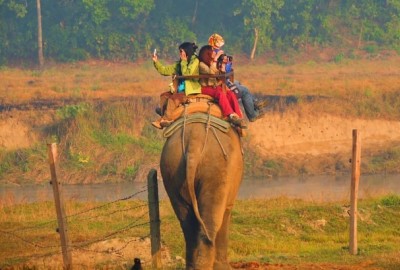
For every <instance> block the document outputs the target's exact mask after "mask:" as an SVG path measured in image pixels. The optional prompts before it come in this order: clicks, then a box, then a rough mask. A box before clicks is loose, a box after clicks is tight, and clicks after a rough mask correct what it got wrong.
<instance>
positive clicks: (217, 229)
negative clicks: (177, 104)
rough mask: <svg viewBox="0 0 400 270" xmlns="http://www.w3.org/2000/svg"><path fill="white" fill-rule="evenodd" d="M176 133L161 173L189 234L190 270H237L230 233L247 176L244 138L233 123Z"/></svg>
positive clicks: (166, 147)
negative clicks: (230, 252) (230, 251)
mask: <svg viewBox="0 0 400 270" xmlns="http://www.w3.org/2000/svg"><path fill="white" fill-rule="evenodd" d="M218 120H220V119H218ZM220 121H222V120H220ZM223 122H224V121H223ZM225 123H226V124H227V122H225ZM175 129H176V131H175V132H173V133H172V135H170V137H169V138H168V139H167V140H166V142H165V145H164V148H163V151H162V154H161V162H160V169H161V174H162V178H163V182H164V186H165V190H166V191H167V194H168V196H169V199H170V201H171V204H172V206H173V209H174V211H175V214H176V216H177V218H178V219H179V221H180V225H181V228H182V231H183V234H184V238H185V242H186V269H190V270H192V269H201V270H208V269H231V267H230V265H229V263H228V258H227V249H228V229H229V223H230V218H231V211H232V207H233V204H234V201H235V199H236V196H237V193H238V189H239V186H240V183H241V181H242V176H243V151H242V146H241V141H240V137H239V135H238V133H237V132H236V130H235V129H234V128H232V127H230V126H229V124H228V127H227V128H226V130H225V131H221V130H220V129H218V128H216V127H213V126H212V125H209V123H198V122H190V121H188V122H187V123H185V124H184V125H183V126H182V125H181V126H180V127H175Z"/></svg>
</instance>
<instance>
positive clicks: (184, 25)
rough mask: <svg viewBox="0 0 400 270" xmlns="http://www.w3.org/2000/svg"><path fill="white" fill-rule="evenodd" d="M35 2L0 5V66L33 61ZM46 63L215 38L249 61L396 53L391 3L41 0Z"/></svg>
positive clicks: (397, 4)
mask: <svg viewBox="0 0 400 270" xmlns="http://www.w3.org/2000/svg"><path fill="white" fill-rule="evenodd" d="M35 5H36V3H35V1H27V0H0V64H6V63H10V62H13V61H36V58H37V14H36V6H35ZM42 27H43V40H44V53H45V57H46V58H52V59H55V60H57V61H74V60H81V59H85V58H89V57H90V58H102V59H113V60H135V59H137V58H140V57H148V56H149V54H150V53H151V51H152V49H154V48H157V49H158V51H159V52H160V53H161V54H162V55H163V56H171V57H174V56H176V55H177V52H176V50H177V46H178V45H179V44H180V43H181V42H183V41H194V42H197V43H198V44H199V45H203V44H205V43H206V42H207V38H208V36H209V35H210V34H212V33H214V32H217V33H220V34H222V35H223V36H224V38H225V40H226V45H225V50H227V51H229V53H231V54H233V53H247V54H248V53H249V52H250V50H251V48H254V47H253V45H254V42H255V36H254V33H255V29H257V33H258V41H257V50H256V55H257V54H258V55H259V54H263V53H265V52H267V51H269V50H277V49H279V50H287V49H302V48H303V47H305V46H308V45H313V46H320V45H323V46H326V45H329V46H342V45H343V44H345V40H348V39H353V40H358V44H359V47H360V46H361V47H362V46H364V45H365V44H371V43H373V44H375V45H376V46H383V47H387V48H395V49H398V50H400V45H399V44H400V31H399V29H400V1H398V0H385V1H382V0H340V1H337V0H298V1H291V0H269V1H265V0H243V1H237V0H236V1H224V0H194V1H186V0H42Z"/></svg>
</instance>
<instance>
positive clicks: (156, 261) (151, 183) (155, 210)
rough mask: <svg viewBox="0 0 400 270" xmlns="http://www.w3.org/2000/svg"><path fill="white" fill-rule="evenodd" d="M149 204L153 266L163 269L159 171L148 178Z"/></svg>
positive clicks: (152, 171)
mask: <svg viewBox="0 0 400 270" xmlns="http://www.w3.org/2000/svg"><path fill="white" fill-rule="evenodd" d="M147 186H148V203H149V216H150V234H151V257H152V266H153V267H154V268H157V269H159V268H161V267H162V262H161V236H160V209H159V200H158V183H157V171H156V170H155V169H151V170H150V172H149V174H148V176H147Z"/></svg>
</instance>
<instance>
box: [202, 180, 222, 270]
mask: <svg viewBox="0 0 400 270" xmlns="http://www.w3.org/2000/svg"><path fill="white" fill-rule="evenodd" d="M225 188H226V186H225V184H220V185H215V184H214V185H212V187H211V186H209V185H208V184H207V183H202V185H201V187H200V189H199V196H198V202H199V212H200V216H201V218H202V220H203V222H204V224H205V227H206V230H207V232H206V234H207V235H208V237H209V239H207V236H206V234H205V232H203V231H201V230H200V234H199V236H198V237H199V239H198V251H197V256H196V261H195V266H196V267H195V269H211V270H212V269H214V262H215V258H216V239H217V236H218V232H219V231H220V230H221V227H222V226H224V225H223V223H224V213H225V209H226V200H227V194H226V191H225V190H224V189H225ZM209 190H213V192H209ZM216 194H218V196H216ZM200 229H201V228H200Z"/></svg>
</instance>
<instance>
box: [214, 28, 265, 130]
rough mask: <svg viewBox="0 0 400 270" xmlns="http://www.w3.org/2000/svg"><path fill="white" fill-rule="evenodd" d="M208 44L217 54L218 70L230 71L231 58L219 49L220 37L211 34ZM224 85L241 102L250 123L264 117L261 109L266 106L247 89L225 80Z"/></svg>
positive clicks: (222, 42) (221, 39)
mask: <svg viewBox="0 0 400 270" xmlns="http://www.w3.org/2000/svg"><path fill="white" fill-rule="evenodd" d="M208 43H209V45H211V46H212V48H213V50H214V52H215V53H217V56H216V58H217V64H218V66H219V68H220V69H221V70H222V71H226V72H230V71H232V70H233V68H232V57H231V56H227V55H226V54H225V53H224V51H223V50H222V49H221V47H222V46H224V44H225V41H224V39H223V38H222V36H220V35H218V34H212V35H211V36H210V37H209V39H208ZM226 84H227V86H228V87H229V88H230V89H231V90H232V91H233V92H234V93H235V94H236V96H237V98H238V99H239V100H241V101H242V104H243V108H244V111H245V113H246V116H247V118H248V119H249V121H250V122H254V121H256V120H257V119H258V118H260V117H261V116H263V115H264V112H263V110H262V109H263V107H264V106H265V105H266V101H265V100H258V99H256V98H255V97H254V96H253V95H252V94H251V93H250V91H249V89H248V88H247V87H246V86H244V85H242V84H240V82H238V81H234V82H231V81H230V80H229V79H227V81H226Z"/></svg>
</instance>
